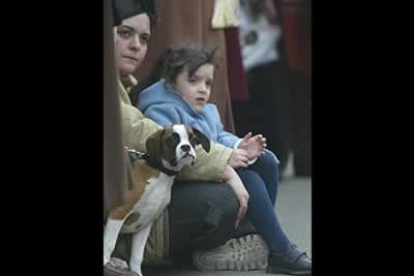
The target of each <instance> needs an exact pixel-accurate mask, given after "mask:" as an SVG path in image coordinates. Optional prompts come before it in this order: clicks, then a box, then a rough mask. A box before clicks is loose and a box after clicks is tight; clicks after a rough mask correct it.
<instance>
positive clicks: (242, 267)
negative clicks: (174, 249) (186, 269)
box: [192, 234, 269, 271]
mask: <svg viewBox="0 0 414 276" xmlns="http://www.w3.org/2000/svg"><path fill="white" fill-rule="evenodd" d="M268 253H269V250H268V248H267V245H266V243H265V241H264V240H263V238H262V237H261V236H259V235H257V234H253V235H246V236H243V237H240V238H237V239H231V240H229V241H228V242H226V243H225V244H224V245H221V246H219V247H216V248H213V249H210V250H202V251H196V252H194V253H193V254H192V260H193V264H194V266H195V267H196V268H197V269H199V270H201V271H220V270H232V271H249V270H264V269H265V268H266V265H267V258H268Z"/></svg>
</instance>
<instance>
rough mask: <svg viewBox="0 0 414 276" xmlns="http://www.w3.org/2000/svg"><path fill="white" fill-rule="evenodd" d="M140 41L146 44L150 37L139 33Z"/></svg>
mask: <svg viewBox="0 0 414 276" xmlns="http://www.w3.org/2000/svg"><path fill="white" fill-rule="evenodd" d="M141 41H142V42H143V43H145V44H148V42H149V41H150V37H149V36H148V35H141Z"/></svg>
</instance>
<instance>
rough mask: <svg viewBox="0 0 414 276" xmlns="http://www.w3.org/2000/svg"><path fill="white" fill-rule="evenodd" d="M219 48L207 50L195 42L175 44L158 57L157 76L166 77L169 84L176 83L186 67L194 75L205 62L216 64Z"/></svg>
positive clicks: (155, 69) (190, 74) (189, 73)
mask: <svg viewBox="0 0 414 276" xmlns="http://www.w3.org/2000/svg"><path fill="white" fill-rule="evenodd" d="M216 50H217V48H215V49H213V50H207V49H203V48H201V47H200V45H198V44H195V43H186V44H181V45H175V46H172V47H170V48H168V49H167V50H166V51H165V52H164V53H163V54H162V55H161V57H160V58H159V59H158V61H157V63H156V66H155V68H154V71H155V77H158V79H160V78H164V79H165V80H166V82H167V83H168V84H174V83H175V80H176V78H177V76H178V75H179V74H181V73H182V72H183V71H184V69H187V70H188V75H189V76H192V75H194V73H195V72H196V71H197V70H198V68H200V66H202V65H204V64H214V55H215V53H216Z"/></svg>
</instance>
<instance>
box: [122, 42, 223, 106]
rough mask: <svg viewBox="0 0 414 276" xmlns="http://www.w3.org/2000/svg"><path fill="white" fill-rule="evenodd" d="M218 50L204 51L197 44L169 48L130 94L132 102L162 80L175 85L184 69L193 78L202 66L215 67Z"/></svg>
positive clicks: (184, 44)
mask: <svg viewBox="0 0 414 276" xmlns="http://www.w3.org/2000/svg"><path fill="white" fill-rule="evenodd" d="M217 49H218V47H216V48H214V49H213V50H208V49H203V48H202V47H201V46H200V45H199V44H197V43H183V44H177V45H173V46H171V47H169V48H167V49H166V50H165V51H164V53H163V54H162V55H161V56H160V57H159V58H158V59H157V61H156V62H155V65H154V67H153V69H152V71H151V73H150V74H149V76H148V78H147V79H146V80H145V81H143V82H141V84H140V85H138V86H137V87H136V88H135V89H133V91H132V93H130V97H131V101H132V102H136V101H137V100H138V94H139V92H140V91H142V90H144V89H146V88H147V87H149V86H151V85H152V84H154V83H156V82H157V81H159V80H160V79H162V78H164V79H165V81H166V84H167V85H174V83H175V81H176V78H177V76H178V75H179V74H180V73H182V72H183V71H184V69H187V70H188V74H189V76H192V75H194V73H195V72H196V71H197V70H198V68H200V66H202V65H204V64H213V65H214V55H215V53H216V51H217Z"/></svg>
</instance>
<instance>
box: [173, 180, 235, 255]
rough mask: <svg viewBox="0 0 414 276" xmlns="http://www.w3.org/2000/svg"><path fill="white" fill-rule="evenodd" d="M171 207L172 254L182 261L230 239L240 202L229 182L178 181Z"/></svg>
mask: <svg viewBox="0 0 414 276" xmlns="http://www.w3.org/2000/svg"><path fill="white" fill-rule="evenodd" d="M168 210H169V230H170V231H169V233H170V235H169V240H170V250H169V252H170V257H171V258H172V259H174V260H175V261H177V262H180V261H183V260H184V261H185V259H186V258H188V257H189V256H190V254H191V252H192V251H193V250H197V249H210V248H214V247H217V246H219V245H222V244H224V243H225V242H226V241H227V240H228V239H229V238H231V237H232V235H233V234H234V231H235V229H234V224H235V221H236V216H237V213H238V210H239V203H238V201H237V198H236V196H235V194H234V192H233V190H232V188H231V187H230V186H229V185H228V184H227V183H218V182H177V183H175V184H174V185H173V189H172V197H171V203H170V205H169V207H168Z"/></svg>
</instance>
